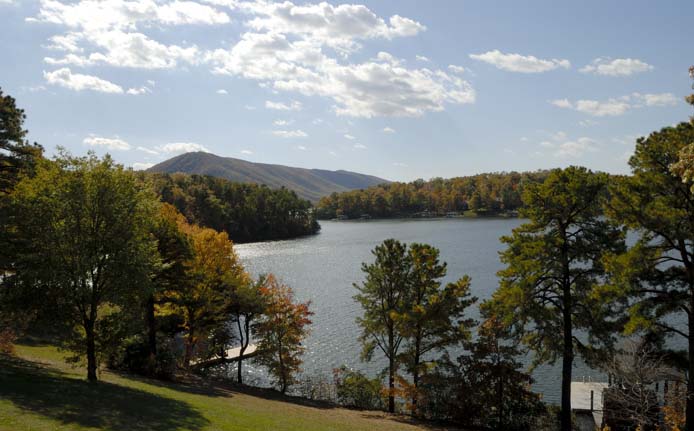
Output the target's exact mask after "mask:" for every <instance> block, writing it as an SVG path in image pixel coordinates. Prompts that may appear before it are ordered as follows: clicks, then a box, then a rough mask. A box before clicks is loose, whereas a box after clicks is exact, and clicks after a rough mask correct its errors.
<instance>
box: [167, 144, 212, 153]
mask: <svg viewBox="0 0 694 431" xmlns="http://www.w3.org/2000/svg"><path fill="white" fill-rule="evenodd" d="M155 149H156V150H157V151H159V152H160V153H167V154H183V153H193V152H196V151H204V152H206V153H209V150H208V149H207V148H205V147H204V146H203V145H200V144H196V143H195V142H170V143H168V144H164V145H158V146H157V147H155Z"/></svg>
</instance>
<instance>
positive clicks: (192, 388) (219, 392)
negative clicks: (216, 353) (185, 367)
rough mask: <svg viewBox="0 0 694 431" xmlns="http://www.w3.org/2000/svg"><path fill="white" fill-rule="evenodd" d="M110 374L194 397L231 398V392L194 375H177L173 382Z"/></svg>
mask: <svg viewBox="0 0 694 431" xmlns="http://www.w3.org/2000/svg"><path fill="white" fill-rule="evenodd" d="M109 373H111V374H115V375H117V376H120V377H123V378H126V379H128V380H135V381H138V382H141V383H146V384H148V385H152V386H158V387H160V388H167V389H172V390H175V391H179V392H186V393H189V394H194V395H204V396H207V397H231V394H230V393H229V391H227V390H225V389H224V388H222V387H220V386H219V385H217V384H215V383H214V382H213V381H209V380H206V379H202V378H196V376H193V375H191V376H186V375H184V374H181V375H177V376H176V377H175V378H174V379H172V380H158V379H156V378H153V377H146V376H140V375H137V374H131V373H128V372H125V371H119V370H109Z"/></svg>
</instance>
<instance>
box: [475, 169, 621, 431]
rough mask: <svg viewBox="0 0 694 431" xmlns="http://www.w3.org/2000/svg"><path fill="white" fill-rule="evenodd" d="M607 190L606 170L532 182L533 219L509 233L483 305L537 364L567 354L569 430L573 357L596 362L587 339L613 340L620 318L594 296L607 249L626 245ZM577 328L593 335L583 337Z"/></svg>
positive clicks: (566, 425)
mask: <svg viewBox="0 0 694 431" xmlns="http://www.w3.org/2000/svg"><path fill="white" fill-rule="evenodd" d="M606 191H607V176H606V175H603V174H594V173H592V172H590V171H588V170H587V169H585V168H579V167H569V168H567V169H556V170H553V171H551V172H550V174H549V176H548V177H547V179H546V180H545V182H544V183H543V184H541V185H531V186H529V187H527V188H526V190H525V193H524V194H523V203H524V210H523V211H522V214H523V215H524V216H525V217H527V218H528V219H529V222H527V223H524V224H523V225H521V226H519V227H518V228H516V229H514V230H513V234H512V235H511V236H508V237H503V238H502V242H504V243H505V244H506V245H507V248H506V250H504V251H503V252H502V254H501V260H502V262H503V263H504V264H506V268H505V269H503V270H501V271H500V272H499V276H500V277H501V285H500V287H499V289H498V290H497V291H496V292H495V293H494V295H493V297H492V299H491V300H489V301H488V302H487V303H485V304H484V309H485V311H486V312H487V313H488V315H491V316H495V317H496V318H498V319H499V320H500V321H501V322H502V323H503V324H504V325H506V326H507V327H508V328H509V331H510V335H511V336H512V337H513V338H514V339H516V340H518V341H521V342H522V343H523V344H525V346H527V347H528V348H529V349H530V350H532V351H533V352H534V353H535V359H534V362H535V363H536V364H539V363H554V362H555V361H556V360H557V359H558V358H559V357H561V359H562V382H561V409H562V410H561V429H562V431H570V430H571V371H572V366H573V363H574V358H575V357H576V355H577V354H583V356H584V357H586V358H587V359H589V357H588V353H589V352H590V350H591V346H590V345H588V344H587V343H586V342H585V341H591V342H592V343H591V344H606V345H609V344H611V342H612V341H613V334H614V331H615V330H616V329H617V326H618V325H617V324H618V323H619V322H618V321H617V320H618V319H614V318H612V317H611V316H610V315H609V314H608V313H607V311H606V310H605V309H604V308H603V307H598V306H596V304H597V303H599V302H600V301H599V299H596V298H595V297H594V296H592V292H593V290H594V287H595V285H596V284H598V283H599V282H600V281H601V280H602V277H603V274H604V268H603V265H602V257H603V254H604V253H608V252H619V251H621V250H623V247H624V245H623V244H624V242H623V233H622V232H621V231H620V230H618V229H616V228H615V227H613V226H612V225H611V224H610V223H609V222H608V221H607V220H605V219H604V218H603V217H601V214H602V204H603V199H604V198H605V196H606ZM596 301H597V303H596ZM578 331H587V332H588V333H589V334H590V337H589V338H588V339H587V340H585V341H582V340H580V339H579V337H578V336H577V333H578Z"/></svg>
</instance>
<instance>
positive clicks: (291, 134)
mask: <svg viewBox="0 0 694 431" xmlns="http://www.w3.org/2000/svg"><path fill="white" fill-rule="evenodd" d="M271 133H272V134H273V135H275V136H278V137H280V138H305V137H307V136H308V134H307V133H306V132H304V131H303V130H273V131H272V132H271Z"/></svg>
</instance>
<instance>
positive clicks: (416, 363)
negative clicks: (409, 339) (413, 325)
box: [412, 336, 422, 416]
mask: <svg viewBox="0 0 694 431" xmlns="http://www.w3.org/2000/svg"><path fill="white" fill-rule="evenodd" d="M421 344H422V342H421V338H420V337H419V336H418V337H417V339H416V341H415V348H414V361H413V366H414V368H413V369H412V385H413V386H414V392H413V393H412V416H417V395H418V393H417V392H418V391H417V389H418V388H419V356H420V354H419V351H420V348H421Z"/></svg>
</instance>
